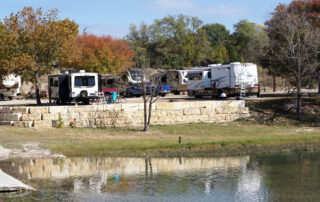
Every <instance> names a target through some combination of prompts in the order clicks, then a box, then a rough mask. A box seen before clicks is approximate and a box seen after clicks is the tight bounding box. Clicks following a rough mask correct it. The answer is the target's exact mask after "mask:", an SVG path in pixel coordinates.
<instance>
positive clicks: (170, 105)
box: [154, 102, 181, 110]
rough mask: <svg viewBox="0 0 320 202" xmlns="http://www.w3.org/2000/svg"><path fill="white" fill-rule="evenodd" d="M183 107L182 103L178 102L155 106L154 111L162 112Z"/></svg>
mask: <svg viewBox="0 0 320 202" xmlns="http://www.w3.org/2000/svg"><path fill="white" fill-rule="evenodd" d="M179 106H180V107H181V103H179V102H176V103H156V105H155V106H154V109H157V110H159V109H160V110H161V109H166V110H168V109H177V108H178V107H179Z"/></svg>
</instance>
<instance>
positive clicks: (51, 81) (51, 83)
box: [50, 78, 53, 87]
mask: <svg viewBox="0 0 320 202" xmlns="http://www.w3.org/2000/svg"><path fill="white" fill-rule="evenodd" d="M50 87H53V78H50Z"/></svg>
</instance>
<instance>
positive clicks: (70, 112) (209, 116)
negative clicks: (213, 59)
mask: <svg viewBox="0 0 320 202" xmlns="http://www.w3.org/2000/svg"><path fill="white" fill-rule="evenodd" d="M59 114H60V115H61V118H62V120H63V122H64V126H75V127H110V126H140V125H143V103H132V104H131V103H126V104H104V105H86V106H84V105H82V106H49V107H44V106H42V107H8V106H3V107H0V124H2V125H13V126H17V127H35V128H49V127H55V126H56V125H57V123H58V117H59ZM248 115H249V110H248V108H247V107H245V101H243V100H240V101H239V100H227V101H198V102H170V103H154V104H153V110H152V117H151V123H152V124H159V125H164V124H183V123H191V122H195V123H196V122H225V121H233V120H235V119H238V118H240V117H246V116H248Z"/></svg>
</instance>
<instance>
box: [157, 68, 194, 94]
mask: <svg viewBox="0 0 320 202" xmlns="http://www.w3.org/2000/svg"><path fill="white" fill-rule="evenodd" d="M187 72H188V70H172V71H167V72H161V73H158V74H157V75H155V76H156V77H160V78H159V79H160V82H161V85H165V86H170V89H171V92H172V93H174V94H176V95H178V94H180V93H181V92H186V91H187V82H188V78H187V77H186V75H187Z"/></svg>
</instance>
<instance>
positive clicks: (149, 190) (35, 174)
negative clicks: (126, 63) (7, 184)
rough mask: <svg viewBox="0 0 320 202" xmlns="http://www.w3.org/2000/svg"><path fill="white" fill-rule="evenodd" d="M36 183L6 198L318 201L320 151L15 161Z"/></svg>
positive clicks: (10, 165)
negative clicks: (30, 187) (259, 154)
mask: <svg viewBox="0 0 320 202" xmlns="http://www.w3.org/2000/svg"><path fill="white" fill-rule="evenodd" d="M0 169H2V170H3V171H5V172H6V173H8V174H10V175H12V176H14V177H16V178H17V179H19V180H21V181H22V182H24V183H26V184H28V185H30V186H32V187H34V188H35V189H37V191H33V192H18V193H16V192H11V193H0V201H1V199H2V200H4V201H39V200H41V201H213V200H214V201H318V200H319V199H320V191H319V190H320V153H299V154H288V155H275V156H264V157H255V156H234V157H210V158H209V157H206V158H200V157H199V158H64V159H11V160H3V161H0Z"/></svg>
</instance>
